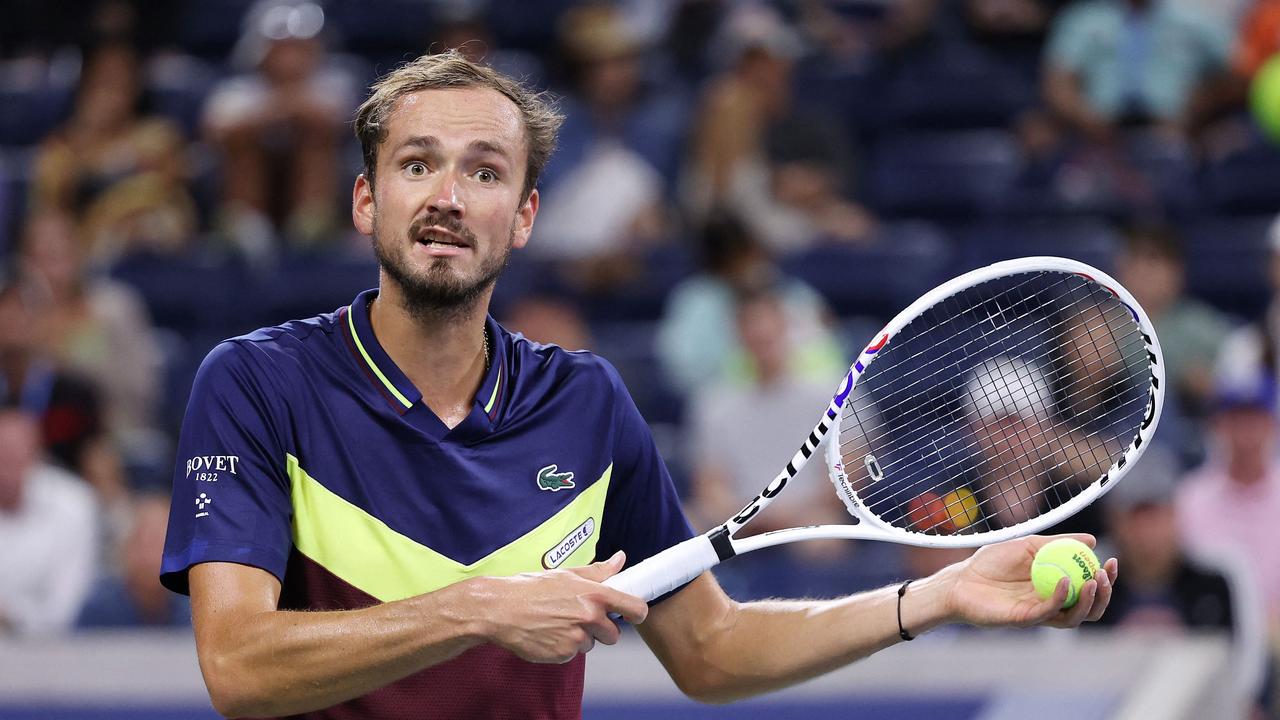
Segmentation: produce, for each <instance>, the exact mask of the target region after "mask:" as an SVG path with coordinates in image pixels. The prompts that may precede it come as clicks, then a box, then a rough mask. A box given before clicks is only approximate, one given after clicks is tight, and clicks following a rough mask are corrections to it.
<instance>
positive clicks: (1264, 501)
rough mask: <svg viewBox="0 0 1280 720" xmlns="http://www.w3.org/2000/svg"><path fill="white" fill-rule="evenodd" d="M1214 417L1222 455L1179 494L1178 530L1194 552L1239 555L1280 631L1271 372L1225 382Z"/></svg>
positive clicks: (1279, 507)
mask: <svg viewBox="0 0 1280 720" xmlns="http://www.w3.org/2000/svg"><path fill="white" fill-rule="evenodd" d="M1215 405H1216V406H1215V408H1214V413H1213V415H1212V417H1211V418H1210V423H1211V425H1210V427H1211V428H1212V431H1213V441H1214V442H1213V447H1214V448H1215V449H1216V450H1218V452H1216V453H1212V454H1211V455H1210V458H1209V460H1208V461H1207V462H1206V463H1205V464H1204V465H1203V466H1202V467H1201V468H1200V469H1198V470H1196V471H1195V472H1193V473H1191V474H1190V475H1189V476H1187V478H1186V480H1185V481H1184V482H1183V485H1182V487H1181V488H1180V489H1179V491H1178V498H1177V514H1178V527H1179V528H1181V529H1182V539H1183V540H1184V541H1185V542H1186V544H1187V546H1188V547H1189V548H1191V549H1192V550H1196V551H1200V552H1213V551H1217V550H1227V551H1231V552H1235V553H1239V554H1240V555H1241V556H1242V557H1243V558H1244V560H1245V562H1246V564H1247V565H1248V567H1249V570H1250V571H1251V572H1252V573H1253V574H1254V576H1255V578H1256V580H1257V583H1258V588H1259V590H1260V592H1261V594H1262V599H1263V603H1264V605H1265V608H1266V613H1267V621H1268V623H1269V624H1270V626H1271V628H1272V631H1273V632H1280V566H1278V565H1277V564H1276V562H1275V549H1276V548H1277V547H1280V526H1278V525H1277V524H1276V523H1275V517H1276V516H1277V514H1278V513H1280V471H1278V470H1277V467H1276V461H1275V438H1276V430H1277V426H1276V416H1275V413H1276V385H1275V379H1274V377H1273V376H1272V375H1271V374H1270V373H1269V372H1268V371H1265V370H1258V371H1256V372H1254V373H1252V374H1244V373H1242V374H1240V375H1237V376H1234V377H1230V376H1227V377H1223V378H1222V379H1220V380H1219V381H1218V388H1217V391H1216V398H1215Z"/></svg>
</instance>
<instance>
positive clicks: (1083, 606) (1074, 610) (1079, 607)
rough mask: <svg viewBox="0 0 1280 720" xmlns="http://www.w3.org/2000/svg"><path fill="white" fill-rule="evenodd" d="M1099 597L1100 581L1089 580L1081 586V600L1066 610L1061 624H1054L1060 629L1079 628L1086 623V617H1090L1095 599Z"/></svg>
mask: <svg viewBox="0 0 1280 720" xmlns="http://www.w3.org/2000/svg"><path fill="white" fill-rule="evenodd" d="M1097 596H1098V581H1097V580H1089V581H1086V582H1085V584H1084V585H1081V586H1080V600H1079V601H1078V602H1077V603H1076V604H1075V605H1073V606H1072V607H1071V609H1069V610H1066V611H1065V612H1064V614H1063V617H1062V618H1061V620H1060V622H1057V623H1054V624H1055V625H1057V626H1058V627H1068V628H1073V627H1079V626H1080V623H1082V622H1084V619H1085V617H1087V616H1088V615H1089V611H1090V610H1092V609H1093V601H1094V598H1096V597H1097Z"/></svg>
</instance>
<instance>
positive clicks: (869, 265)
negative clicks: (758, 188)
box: [783, 221, 952, 318]
mask: <svg viewBox="0 0 1280 720" xmlns="http://www.w3.org/2000/svg"><path fill="white" fill-rule="evenodd" d="M951 262H952V246H951V243H950V241H949V240H948V238H947V236H946V235H945V234H943V232H942V230H941V229H940V228H938V227H937V226H935V225H933V224H931V223H927V222H922V221H903V222H892V223H885V224H884V225H883V226H881V227H880V228H879V230H878V231H877V237H876V238H875V240H874V241H873V243H872V244H871V245H869V246H865V247H864V246H858V245H845V244H840V245H837V244H826V245H819V246H816V247H813V248H810V249H808V250H805V251H803V252H799V253H796V254H793V255H791V256H789V257H788V258H786V259H785V261H784V262H783V269H784V270H785V271H786V272H787V273H789V274H791V275H793V276H795V277H797V278H799V279H801V280H804V281H805V282H806V283H808V284H810V285H811V286H813V287H814V289H816V290H817V291H818V292H819V293H821V294H822V295H823V297H825V298H826V299H827V302H828V303H830V304H831V307H832V309H833V310H834V311H835V312H836V314H837V315H841V316H849V315H872V316H875V317H885V318H887V317H889V316H891V315H894V314H896V313H897V312H898V311H899V310H901V309H902V308H904V307H906V305H907V304H909V303H910V302H911V301H913V300H915V299H916V298H917V297H919V296H920V294H921V293H923V292H925V291H926V290H928V289H929V288H932V287H933V286H935V285H937V284H938V283H940V282H942V281H943V280H945V279H946V275H947V274H948V272H949V271H950V267H951Z"/></svg>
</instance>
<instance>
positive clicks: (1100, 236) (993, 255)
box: [956, 217, 1121, 272]
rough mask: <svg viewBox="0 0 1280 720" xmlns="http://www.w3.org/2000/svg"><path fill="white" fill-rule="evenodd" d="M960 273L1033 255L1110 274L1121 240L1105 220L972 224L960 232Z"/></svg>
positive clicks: (1019, 220) (1037, 219) (1015, 220)
mask: <svg viewBox="0 0 1280 720" xmlns="http://www.w3.org/2000/svg"><path fill="white" fill-rule="evenodd" d="M956 238H957V241H958V245H959V247H960V249H961V250H960V258H959V267H958V270H961V271H964V270H972V269H973V268H976V267H980V266H983V265H987V264H989V263H993V262H997V261H1000V260H1008V259H1011V258H1016V257H1024V256H1029V255H1056V256H1060V257H1068V258H1072V259H1074V260H1079V261H1081V262H1084V263H1088V264H1090V265H1093V266H1094V267H1097V268H1099V269H1101V270H1103V271H1104V272H1109V271H1111V269H1112V268H1113V266H1114V264H1115V255H1116V252H1117V251H1118V250H1119V248H1120V243H1121V238H1120V236H1119V234H1118V233H1117V232H1116V230H1115V228H1114V226H1113V224H1112V223H1110V222H1109V221H1107V220H1105V219H1102V218H1090V217H1065V218H1064V217H1031V218H1003V219H998V220H987V221H981V222H976V223H972V224H969V225H967V226H965V227H962V228H959V229H958V230H957V231H956Z"/></svg>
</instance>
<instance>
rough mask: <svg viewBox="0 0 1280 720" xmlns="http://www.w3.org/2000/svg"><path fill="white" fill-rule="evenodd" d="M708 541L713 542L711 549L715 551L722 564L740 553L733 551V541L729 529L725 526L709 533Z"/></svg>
mask: <svg viewBox="0 0 1280 720" xmlns="http://www.w3.org/2000/svg"><path fill="white" fill-rule="evenodd" d="M707 539H708V540H710V541H711V547H712V548H714V549H715V551H716V557H718V558H720V562H724V561H725V560H728V559H729V558H731V557H733V556H734V555H737V554H738V551H737V550H734V549H733V541H732V540H730V538H729V529H728V528H726V527H725V526H723V525H721V526H720V527H718V528H716V529H715V530H712V531H711V532H709V533H707Z"/></svg>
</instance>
